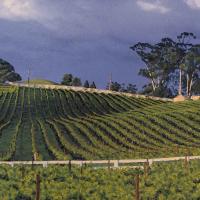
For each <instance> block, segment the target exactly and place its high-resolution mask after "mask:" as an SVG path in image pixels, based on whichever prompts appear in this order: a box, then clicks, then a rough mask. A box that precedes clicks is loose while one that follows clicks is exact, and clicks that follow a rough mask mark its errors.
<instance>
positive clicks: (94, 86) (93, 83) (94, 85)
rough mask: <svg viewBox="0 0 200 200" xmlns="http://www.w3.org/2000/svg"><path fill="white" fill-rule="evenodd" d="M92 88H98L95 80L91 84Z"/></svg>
mask: <svg viewBox="0 0 200 200" xmlns="http://www.w3.org/2000/svg"><path fill="white" fill-rule="evenodd" d="M90 88H94V89H96V88H97V87H96V84H95V82H94V81H93V82H92V84H91V85H90Z"/></svg>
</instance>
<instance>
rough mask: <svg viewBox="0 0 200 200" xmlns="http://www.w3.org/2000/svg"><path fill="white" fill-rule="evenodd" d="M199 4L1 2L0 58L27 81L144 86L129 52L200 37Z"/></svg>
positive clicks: (173, 0) (181, 0) (175, 0)
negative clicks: (67, 79)
mask: <svg viewBox="0 0 200 200" xmlns="http://www.w3.org/2000/svg"><path fill="white" fill-rule="evenodd" d="M198 5H199V7H200V1H199V0H165V1H164V0H163V1H161V0H152V1H151V0H149V1H147V0H135V1H134V0H109V1H107V0H101V1H99V0H58V1H54V0H34V1H33V0H18V1H14V0H2V1H1V2H0V7H1V9H0V31H1V34H0V43H1V45H0V55H1V57H3V58H5V59H7V60H8V61H10V62H11V63H12V64H13V65H14V66H15V67H16V70H17V71H18V72H20V73H21V74H22V75H23V77H24V78H26V74H27V67H31V68H32V77H33V78H37V77H38V78H46V79H52V80H56V81H59V80H60V79H61V77H62V75H63V73H65V72H69V73H73V74H74V75H77V76H80V77H81V78H82V79H84V80H85V79H89V80H94V81H96V82H97V85H98V86H100V87H105V85H106V81H107V80H108V77H109V73H111V72H112V73H113V77H114V80H116V81H119V82H126V83H127V82H132V83H137V84H138V85H140V86H141V85H142V84H143V83H144V79H142V78H140V77H138V76H137V73H138V69H139V67H142V66H143V64H142V62H141V61H140V60H139V58H138V57H137V56H136V55H135V54H134V52H132V51H131V50H130V49H129V46H130V45H132V44H134V43H136V42H138V41H144V42H157V41H159V40H160V39H161V38H162V37H166V36H168V37H173V38H175V36H176V35H177V34H179V33H180V32H182V31H192V32H194V33H195V34H196V35H197V36H199V35H200V27H199V22H198V18H199V17H200V12H199V11H200V10H198Z"/></svg>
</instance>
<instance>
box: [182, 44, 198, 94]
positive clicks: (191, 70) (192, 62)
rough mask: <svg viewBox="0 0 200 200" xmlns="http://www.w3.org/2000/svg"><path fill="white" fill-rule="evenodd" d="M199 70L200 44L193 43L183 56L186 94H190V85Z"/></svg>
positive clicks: (196, 78) (195, 79)
mask: <svg viewBox="0 0 200 200" xmlns="http://www.w3.org/2000/svg"><path fill="white" fill-rule="evenodd" d="M199 71H200V45H194V46H193V47H192V48H191V49H190V51H189V52H188V53H187V55H186V57H185V63H184V72H185V73H186V79H187V87H186V88H187V89H186V94H187V96H188V97H190V96H191V91H192V86H193V84H194V83H195V81H197V80H198V79H199V76H198V73H199Z"/></svg>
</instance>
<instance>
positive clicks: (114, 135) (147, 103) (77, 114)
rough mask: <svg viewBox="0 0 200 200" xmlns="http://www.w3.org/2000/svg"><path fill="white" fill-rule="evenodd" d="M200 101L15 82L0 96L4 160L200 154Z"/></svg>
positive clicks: (0, 152)
mask: <svg viewBox="0 0 200 200" xmlns="http://www.w3.org/2000/svg"><path fill="white" fill-rule="evenodd" d="M199 108H200V101H195V102H193V101H187V102H184V103H165V102H162V101H158V100H152V99H142V98H134V97H127V96H122V95H113V94H103V93H101V94H98V93H88V92H75V91H66V90H50V89H36V88H35V89H33V88H15V89H12V91H11V92H10V91H5V92H3V93H2V94H1V96H0V110H1V113H2V114H1V116H0V159H1V160H32V159H35V160H53V159H57V160H68V159H90V160H93V159H125V158H126V159H127V158H139V157H143V158H144V157H145V158H150V157H155V156H156V157H160V156H162V157H164V156H174V155H185V154H190V155H196V154H199V152H200V151H199V146H200V134H199V131H200V109H199Z"/></svg>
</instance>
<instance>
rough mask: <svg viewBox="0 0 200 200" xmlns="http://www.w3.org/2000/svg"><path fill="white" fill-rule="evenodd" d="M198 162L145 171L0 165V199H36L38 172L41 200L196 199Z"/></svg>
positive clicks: (199, 175)
mask: <svg viewBox="0 0 200 200" xmlns="http://www.w3.org/2000/svg"><path fill="white" fill-rule="evenodd" d="M199 164H200V161H190V162H189V163H185V162H184V161H178V162H171V163H159V164H153V166H152V167H151V168H149V169H148V170H146V171H143V170H133V169H115V170H113V169H94V168H90V167H89V166H83V167H81V168H76V167H74V166H73V167H71V168H69V167H68V166H66V165H65V166H49V167H48V168H43V167H39V166H32V167H31V166H30V167H29V166H26V167H25V166H14V167H12V168H11V167H10V166H6V165H4V166H2V165H1V166H0V180H1V181H0V199H4V200H9V199H15V200H22V199H23V200H31V199H36V198H35V197H36V191H37V189H36V188H37V179H36V177H37V176H38V175H39V176H40V179H39V188H40V199H44V200H47V199H53V200H54V199H56V200H64V199H65V200H75V199H78V200H94V199H95V200H105V199H107V200H113V199H116V200H133V199H141V200H153V199H157V200H159V199H160V200H161V199H164V200H167V199H170V200H171V199H199V196H200V187H199V183H200V173H199ZM136 177H139V179H138V182H139V188H138V190H136V187H137V186H136V180H137V179H136ZM136 191H138V193H136ZM137 194H138V195H139V198H136V195H137Z"/></svg>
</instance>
